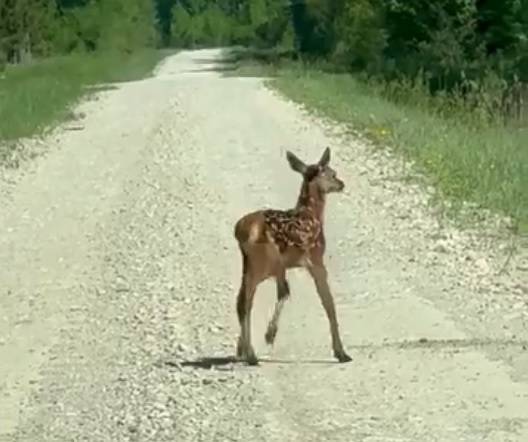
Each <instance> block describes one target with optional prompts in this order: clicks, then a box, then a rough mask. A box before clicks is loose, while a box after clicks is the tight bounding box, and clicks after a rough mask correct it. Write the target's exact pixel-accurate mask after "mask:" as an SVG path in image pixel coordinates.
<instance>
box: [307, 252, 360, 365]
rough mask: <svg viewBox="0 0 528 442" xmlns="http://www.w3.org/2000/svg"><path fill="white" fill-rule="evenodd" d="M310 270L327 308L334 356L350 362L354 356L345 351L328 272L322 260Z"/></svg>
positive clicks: (341, 360) (311, 266) (340, 360)
mask: <svg viewBox="0 0 528 442" xmlns="http://www.w3.org/2000/svg"><path fill="white" fill-rule="evenodd" d="M308 271H309V272H310V275H311V276H312V278H313V280H314V283H315V287H316V289H317V293H318V294H319V298H320V299H321V303H322V304H323V308H324V309H325V312H326V316H327V317H328V321H329V322H330V333H331V336H332V349H333V350H334V356H335V357H336V359H337V360H338V361H339V362H349V361H351V360H352V358H351V357H350V356H349V355H348V354H347V353H346V352H345V350H344V348H343V343H342V342H341V336H340V335H339V325H338V323H337V315H336V310H335V305H334V298H333V296H332V293H331V291H330V287H329V286H328V272H327V271H326V267H325V265H324V264H323V263H322V262H319V263H317V264H312V265H310V266H309V267H308Z"/></svg>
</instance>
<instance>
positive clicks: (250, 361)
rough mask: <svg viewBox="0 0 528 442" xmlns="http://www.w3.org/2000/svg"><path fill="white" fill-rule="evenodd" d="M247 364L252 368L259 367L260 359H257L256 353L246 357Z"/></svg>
mask: <svg viewBox="0 0 528 442" xmlns="http://www.w3.org/2000/svg"><path fill="white" fill-rule="evenodd" d="M246 362H247V364H248V365H251V366H256V365H259V361H258V358H257V356H256V355H255V354H254V353H253V354H249V355H248V356H247V357H246Z"/></svg>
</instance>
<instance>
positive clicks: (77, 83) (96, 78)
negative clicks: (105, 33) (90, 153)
mask: <svg viewBox="0 0 528 442" xmlns="http://www.w3.org/2000/svg"><path fill="white" fill-rule="evenodd" d="M164 55H166V53H165V52H163V51H156V50H142V51H138V52H136V53H133V54H131V55H124V54H112V53H107V54H92V55H90V54H76V55H69V56H64V57H54V58H49V59H45V60H42V61H37V62H34V63H32V64H28V65H23V66H11V67H8V68H7V70H6V71H5V72H4V73H3V74H2V73H0V162H1V157H2V155H1V154H2V144H4V145H5V141H9V140H15V139H18V138H20V137H27V136H31V135H34V134H37V133H39V132H41V131H42V130H43V129H45V128H48V127H50V126H52V125H53V124H55V123H57V122H59V121H62V120H64V119H66V118H67V117H68V115H69V112H70V107H71V105H72V104H74V103H75V102H76V101H77V100H78V99H79V98H80V97H81V96H82V95H83V94H85V93H87V92H88V89H87V86H92V85H95V84H99V83H108V82H116V81H130V80H136V79H140V78H143V77H145V76H147V75H149V73H150V72H151V71H152V69H153V67H154V66H155V65H156V63H157V62H158V61H160V60H161V58H162V57H163V56H164ZM2 142H3V143H2ZM4 149H7V147H4Z"/></svg>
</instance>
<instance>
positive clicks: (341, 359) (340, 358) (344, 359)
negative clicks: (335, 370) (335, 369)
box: [334, 350, 352, 363]
mask: <svg viewBox="0 0 528 442" xmlns="http://www.w3.org/2000/svg"><path fill="white" fill-rule="evenodd" d="M334 355H335V357H336V359H337V360H338V361H339V362H342V363H343V362H350V361H351V360H352V358H351V357H350V356H348V354H347V353H346V352H345V351H344V350H343V351H339V352H335V353H334Z"/></svg>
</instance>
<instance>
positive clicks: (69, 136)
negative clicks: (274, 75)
mask: <svg viewBox="0 0 528 442" xmlns="http://www.w3.org/2000/svg"><path fill="white" fill-rule="evenodd" d="M220 55H221V53H220V52H219V51H218V50H201V51H193V52H181V53H179V54H177V55H175V56H171V57H169V58H167V59H166V60H164V62H163V63H162V64H161V65H160V66H159V67H158V68H157V70H156V72H155V75H154V76H153V77H152V78H149V79H146V80H143V81H138V82H131V83H124V84H119V85H116V86H117V87H115V88H113V89H111V90H105V91H101V92H98V93H97V94H96V95H95V98H93V99H90V100H88V101H86V102H84V103H82V104H81V105H80V106H79V109H78V112H79V113H81V112H82V114H83V115H84V117H83V118H82V119H81V120H79V121H77V122H76V123H75V125H76V126H80V127H77V128H76V129H80V130H68V125H67V124H66V125H65V126H63V127H61V128H58V129H57V130H54V131H53V132H51V133H50V134H49V135H48V136H46V139H45V140H44V142H43V143H44V144H43V145H44V147H45V149H44V150H45V154H44V155H39V156H38V157H37V158H35V159H34V160H32V161H30V162H24V163H23V164H22V167H21V168H20V169H19V170H17V171H7V170H4V171H3V172H2V173H1V174H0V176H2V177H3V178H2V179H1V180H0V441H10V442H11V441H32V442H33V441H34V442H47V441H94V442H95V441H96V442H106V441H108V442H118V441H156V442H163V441H182V442H183V441H207V442H209V441H242V440H244V441H347V442H350V441H353V442H355V441H365V442H375V441H376V442H378V441H379V442H381V441H416V442H429V441H446V442H447V441H472V442H475V441H497V442H498V441H501V442H503V441H528V350H527V345H528V328H527V324H528V285H527V281H528V260H527V255H526V253H525V250H524V251H523V250H520V251H519V250H518V251H517V252H516V253H515V254H514V255H513V256H512V257H510V258H508V254H509V248H508V247H507V245H508V242H507V241H505V240H502V239H501V237H497V236H492V235H482V234H478V233H477V231H461V230H457V229H456V228H455V227H454V226H452V225H450V224H445V223H444V222H442V221H441V220H440V219H439V218H437V217H436V216H435V214H434V213H433V211H432V209H430V206H428V205H427V198H428V191H427V189H424V188H422V187H420V186H418V185H417V184H412V183H408V182H407V181H406V180H404V179H402V178H405V176H404V175H405V172H404V169H403V168H402V167H401V164H400V162H398V161H397V160H396V159H395V158H393V157H391V156H390V154H389V153H387V152H383V151H379V150H378V151H376V150H373V149H371V148H370V147H368V145H366V144H365V143H363V142H361V141H360V139H359V138H357V137H354V136H353V135H350V134H346V133H345V132H346V131H344V130H343V128H339V127H336V126H334V125H332V124H330V123H329V122H324V121H322V120H318V119H316V118H315V117H313V116H310V115H309V114H308V113H307V112H305V111H304V110H302V109H300V108H298V107H297V106H296V105H294V104H292V103H290V102H288V101H286V100H284V99H283V98H281V97H280V96H278V95H277V94H276V93H274V92H272V91H270V90H269V89H268V88H267V87H266V86H265V85H264V82H263V79H259V78H249V77H246V78H239V77H236V76H225V75H223V74H222V73H221V72H217V71H215V69H214V67H215V64H214V63H215V60H216V59H218V57H220ZM70 124H71V123H70ZM70 129H71V128H70ZM326 146H331V148H332V155H333V157H332V162H331V164H332V165H333V167H334V168H335V169H336V170H337V171H338V174H339V175H340V177H341V178H342V179H343V180H344V181H345V182H346V185H347V189H346V192H345V193H344V194H340V195H332V196H331V198H330V200H329V203H328V208H327V215H326V218H327V220H326V229H327V241H328V250H327V262H328V269H329V273H330V283H331V287H332V289H333V292H334V297H335V300H336V307H337V313H338V318H339V323H340V329H341V334H342V338H343V341H344V345H345V347H346V349H347V351H348V352H349V353H350V355H351V356H352V357H353V359H354V360H353V362H351V363H349V364H338V363H336V362H335V360H334V358H333V356H332V351H331V347H330V335H329V329H328V322H327V319H326V317H325V315H324V311H323V309H322V307H321V305H320V302H319V299H318V297H317V295H316V292H315V289H314V287H313V284H312V282H311V280H310V278H309V276H308V275H306V274H305V273H304V272H303V271H302V270H295V271H291V272H290V286H291V291H292V297H291V299H290V301H289V302H288V303H287V305H286V307H285V310H284V312H283V313H284V314H283V316H282V318H281V328H280V330H279V333H278V336H277V340H276V344H275V346H274V347H273V348H267V347H266V345H265V343H264V331H265V327H266V324H267V321H268V319H269V317H270V315H271V312H272V309H273V305H274V302H275V285H274V283H273V282H267V283H264V284H262V285H261V286H260V287H259V292H258V293H257V298H256V302H255V307H254V310H253V343H254V346H255V349H256V351H257V354H258V356H259V357H260V358H261V365H260V366H258V367H249V366H246V365H244V364H236V363H233V361H232V356H233V354H234V351H235V345H236V337H237V334H238V323H237V319H236V313H235V299H236V292H237V289H238V284H239V281H240V267H241V265H240V257H239V251H238V249H237V246H236V242H235V240H234V238H233V225H234V223H235V221H236V220H237V219H238V218H239V217H240V216H241V215H242V214H243V213H245V212H247V211H249V210H253V209H257V208H261V207H265V206H268V207H276V208H288V207H291V206H292V205H293V204H294V202H295V200H296V197H297V192H298V189H299V185H300V178H299V176H298V175H297V174H295V173H294V172H292V171H291V170H290V169H289V167H288V164H287V162H286V159H285V152H286V149H290V150H292V151H293V152H294V153H296V154H297V155H298V156H299V157H301V158H302V159H304V160H305V161H308V162H313V161H315V160H317V159H318V158H319V156H320V154H321V153H322V151H323V149H324V147H326ZM497 229H499V228H497ZM505 263H506V265H504V264H505Z"/></svg>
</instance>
